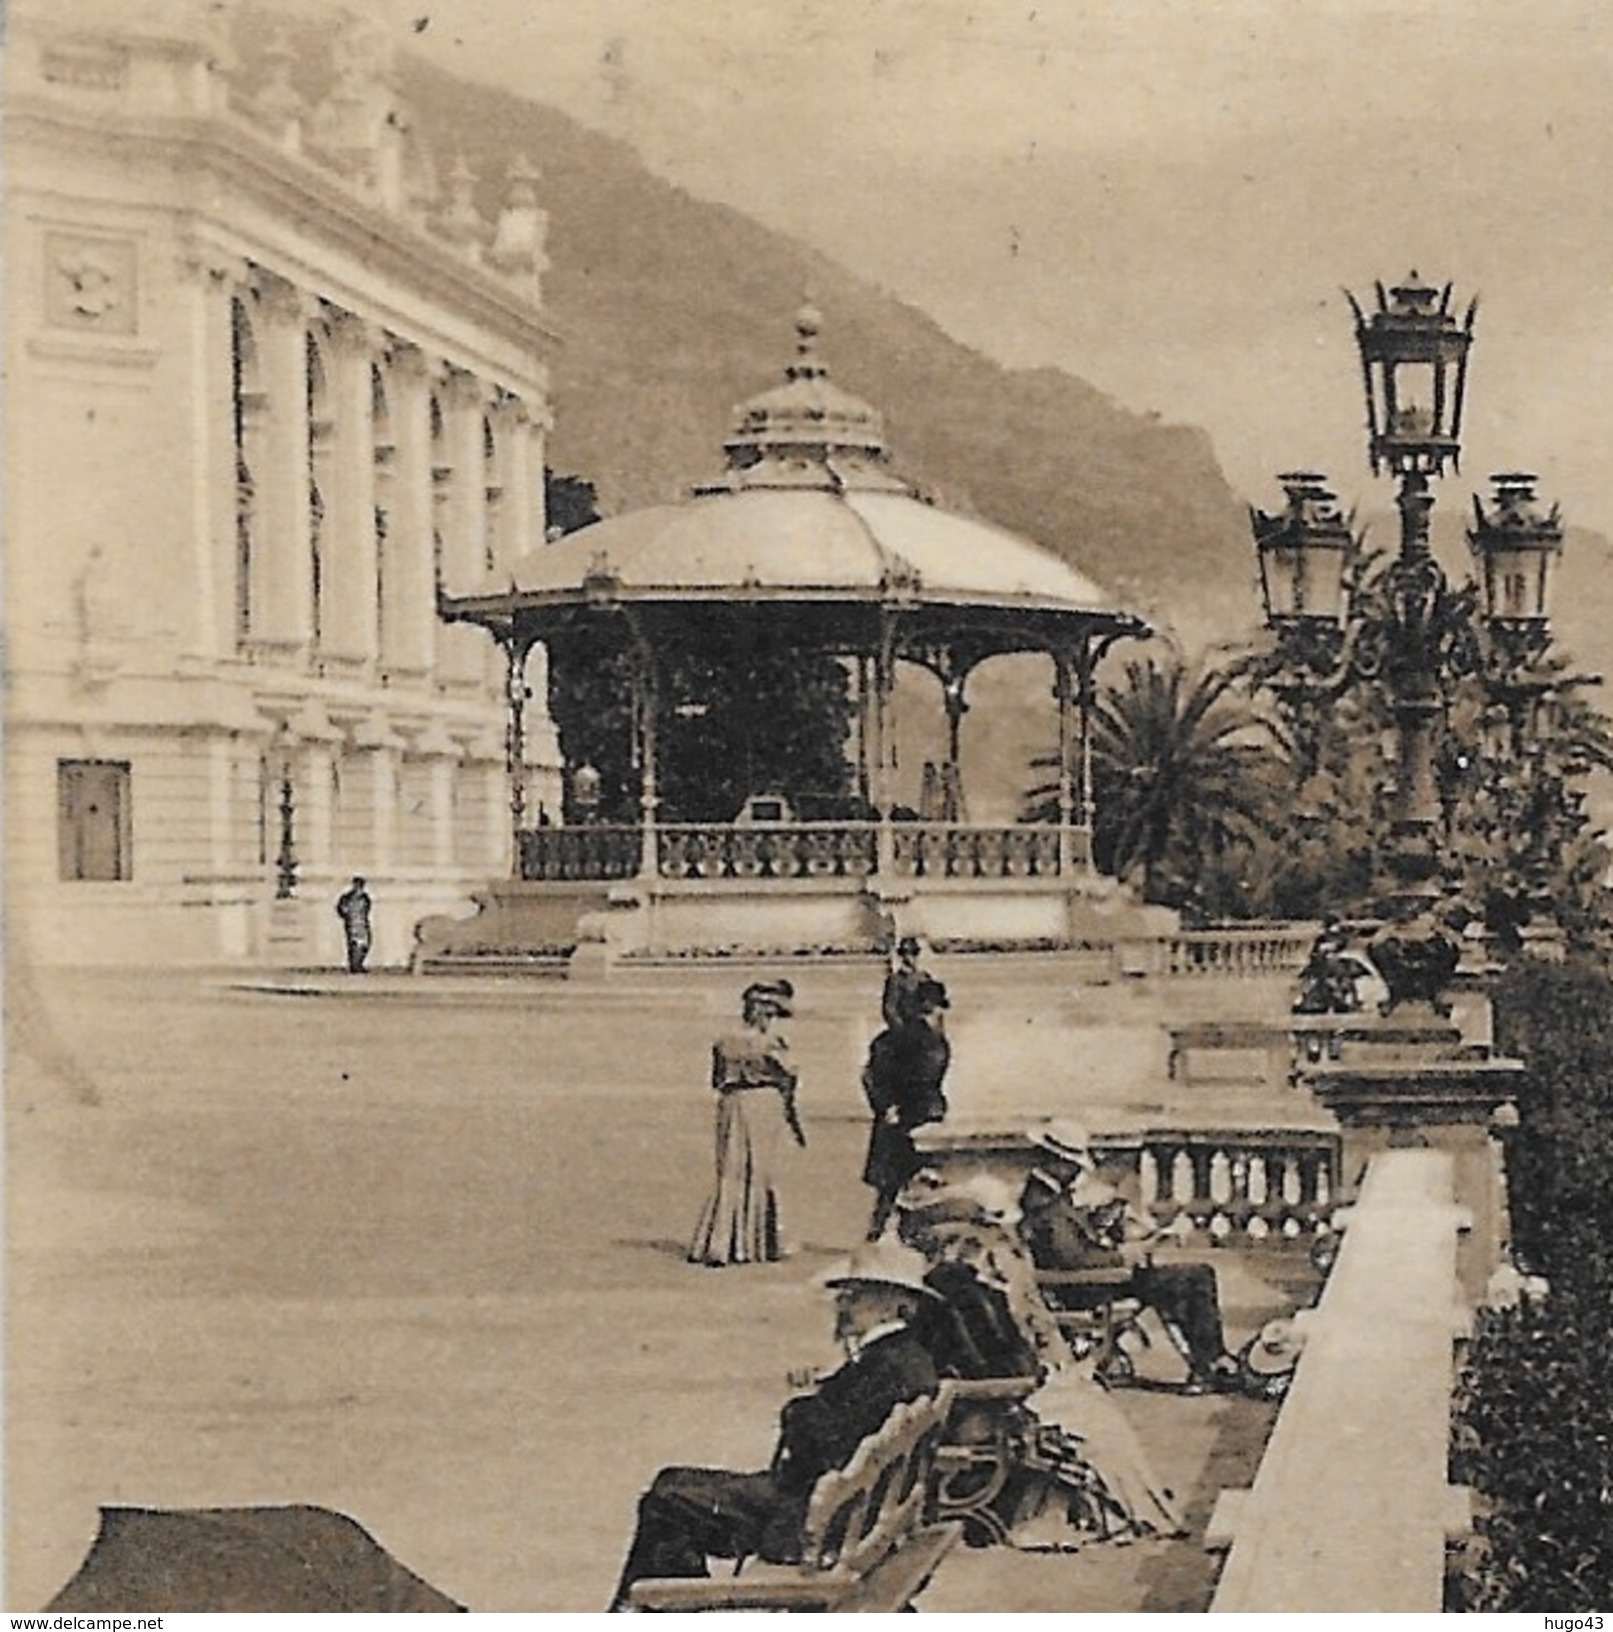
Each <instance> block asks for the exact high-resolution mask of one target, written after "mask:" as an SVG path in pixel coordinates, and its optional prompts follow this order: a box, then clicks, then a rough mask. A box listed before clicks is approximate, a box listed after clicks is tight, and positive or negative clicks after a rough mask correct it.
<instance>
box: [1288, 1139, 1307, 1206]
mask: <svg viewBox="0 0 1613 1632" xmlns="http://www.w3.org/2000/svg"><path fill="white" fill-rule="evenodd" d="M1282 1197H1283V1201H1284V1202H1285V1203H1286V1204H1287V1205H1288V1206H1290V1207H1297V1206H1298V1205H1299V1204H1300V1202H1302V1201H1303V1200H1304V1199H1305V1181H1304V1174H1303V1173H1302V1171H1301V1169H1300V1165H1299V1157H1298V1156H1297V1155H1294V1154H1293V1153H1292V1152H1286V1151H1285V1152H1284V1153H1283V1157H1282Z"/></svg>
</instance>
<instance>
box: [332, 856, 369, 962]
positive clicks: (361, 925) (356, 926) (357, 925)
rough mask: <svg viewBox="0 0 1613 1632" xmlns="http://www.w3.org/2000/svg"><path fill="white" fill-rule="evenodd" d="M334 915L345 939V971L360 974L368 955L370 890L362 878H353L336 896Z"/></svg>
mask: <svg viewBox="0 0 1613 1632" xmlns="http://www.w3.org/2000/svg"><path fill="white" fill-rule="evenodd" d="M336 916H337V917H338V918H340V919H341V921H342V934H343V936H344V937H345V939H346V941H347V972H348V973H349V974H350V975H362V974H363V973H364V960H365V959H366V958H368V957H369V955H370V892H369V891H368V890H366V889H365V888H364V880H363V879H362V878H355V879H354V880H353V882H352V883H351V884H350V885H348V887H347V888H346V889H345V890H343V891H342V893H341V894H340V895H339V896H338V897H337V898H336Z"/></svg>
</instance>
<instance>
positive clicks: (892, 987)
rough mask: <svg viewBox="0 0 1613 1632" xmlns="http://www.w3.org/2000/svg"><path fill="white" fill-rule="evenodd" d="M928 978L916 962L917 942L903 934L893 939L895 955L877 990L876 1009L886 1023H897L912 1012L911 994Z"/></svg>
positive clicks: (889, 1024) (925, 971) (917, 954)
mask: <svg viewBox="0 0 1613 1632" xmlns="http://www.w3.org/2000/svg"><path fill="white" fill-rule="evenodd" d="M929 978H930V975H929V972H928V971H927V970H925V969H923V968H921V967H920V966H919V943H918V942H917V941H916V940H915V939H914V938H913V937H912V936H911V935H904V936H903V937H902V938H901V940H899V941H898V942H897V943H896V957H895V959H894V961H893V962H892V964H891V967H890V973H889V974H887V975H886V976H885V989H884V990H883V991H882V992H881V993H880V994H879V1012H880V1014H881V1015H882V1016H883V1017H884V1020H885V1024H886V1025H887V1026H899V1025H901V1023H902V1022H903V1021H904V1020H906V1019H908V1018H909V1017H910V1016H911V1014H912V1012H913V998H914V996H915V995H916V994H917V992H918V989H919V987H920V986H922V985H923V984H924V982H925V981H927V980H928V979H929Z"/></svg>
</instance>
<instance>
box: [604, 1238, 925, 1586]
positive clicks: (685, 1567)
mask: <svg viewBox="0 0 1613 1632" xmlns="http://www.w3.org/2000/svg"><path fill="white" fill-rule="evenodd" d="M924 1270H925V1263H924V1260H923V1258H922V1257H921V1256H920V1255H919V1254H918V1253H916V1252H914V1251H913V1250H912V1249H911V1248H909V1247H904V1246H902V1245H900V1244H899V1243H898V1242H895V1241H882V1242H880V1244H879V1245H878V1246H877V1247H874V1248H865V1249H863V1250H862V1251H860V1252H859V1253H857V1254H856V1255H855V1256H854V1257H853V1258H852V1259H851V1261H850V1262H849V1263H848V1264H847V1265H846V1267H845V1268H844V1269H843V1270H841V1271H840V1273H838V1274H837V1275H832V1276H830V1277H829V1278H828V1279H827V1280H826V1281H825V1282H824V1285H826V1286H827V1287H828V1288H829V1289H830V1290H831V1291H832V1292H833V1294H834V1333H835V1340H836V1341H837V1342H838V1343H840V1345H841V1346H842V1348H843V1349H844V1351H845V1355H846V1361H845V1364H844V1365H842V1366H841V1367H839V1369H838V1370H835V1371H832V1372H830V1373H829V1374H828V1375H827V1376H825V1377H821V1378H819V1379H817V1381H816V1382H814V1383H813V1384H812V1385H811V1389H810V1391H809V1392H807V1393H803V1394H798V1395H797V1396H796V1397H795V1398H794V1399H792V1400H790V1401H788V1402H787V1403H786V1404H785V1407H784V1410H783V1412H782V1414H781V1415H780V1417H779V1433H778V1443H777V1448H776V1449H775V1450H774V1452H773V1461H772V1465H771V1466H770V1467H768V1468H765V1469H763V1470H761V1471H760V1472H757V1473H735V1472H731V1471H730V1470H729V1469H727V1468H663V1469H662V1470H661V1471H660V1472H659V1473H658V1474H657V1475H656V1476H655V1480H654V1482H653V1483H652V1484H651V1486H650V1488H649V1489H648V1490H647V1491H646V1492H645V1493H644V1495H643V1496H642V1497H641V1498H640V1499H639V1504H638V1526H637V1528H636V1529H635V1531H634V1532H633V1541H632V1545H631V1546H630V1547H629V1548H628V1551H627V1561H626V1563H625V1564H624V1565H623V1566H622V1575H621V1579H620V1581H619V1582H618V1583H617V1586H616V1592H615V1595H614V1596H613V1597H612V1599H611V1603H610V1607H611V1609H613V1610H625V1609H627V1608H629V1607H630V1602H631V1595H632V1588H633V1583H634V1582H635V1581H641V1580H644V1579H645V1578H646V1577H654V1576H685V1577H688V1576H695V1577H699V1576H704V1575H706V1574H708V1573H709V1567H708V1565H707V1562H706V1561H707V1559H708V1558H739V1559H743V1558H752V1557H758V1558H761V1559H762V1560H764V1561H765V1562H766V1563H769V1564H793V1563H798V1562H799V1561H800V1557H801V1526H802V1523H803V1521H804V1520H805V1518H806V1510H807V1502H808V1500H809V1499H810V1497H811V1495H812V1487H813V1486H814V1485H815V1484H816V1483H817V1482H818V1480H819V1479H820V1478H821V1477H822V1476H823V1475H824V1474H825V1473H827V1472H828V1471H829V1470H830V1469H831V1468H840V1467H844V1466H845V1464H846V1463H847V1462H849V1461H850V1460H851V1456H852V1453H853V1452H854V1451H855V1450H856V1449H857V1447H858V1445H859V1444H861V1442H862V1441H863V1440H864V1439H866V1438H867V1437H868V1435H870V1434H872V1433H874V1432H875V1431H876V1430H878V1429H879V1428H880V1427H881V1426H882V1425H883V1423H884V1421H885V1419H886V1417H888V1416H889V1415H890V1413H891V1410H892V1409H893V1407H895V1406H897V1405H900V1404H902V1403H903V1402H905V1401H908V1400H916V1399H919V1398H921V1397H923V1396H925V1395H929V1394H934V1393H935V1391H936V1389H937V1388H938V1387H939V1386H940V1381H939V1379H938V1377H937V1376H936V1371H935V1364H934V1362H933V1361H932V1360H931V1359H930V1356H929V1353H928V1351H927V1350H926V1349H925V1348H924V1346H923V1344H921V1343H920V1342H919V1341H918V1339H917V1338H916V1337H914V1336H913V1334H912V1333H911V1332H910V1331H909V1330H908V1322H909V1321H910V1320H912V1319H913V1317H914V1315H915V1314H916V1313H917V1312H918V1308H919V1305H920V1304H921V1303H924V1302H926V1301H928V1300H929V1299H930V1298H932V1297H933V1296H934V1294H933V1293H932V1292H931V1291H930V1289H929V1288H928V1287H927V1286H926V1285H925V1284H924Z"/></svg>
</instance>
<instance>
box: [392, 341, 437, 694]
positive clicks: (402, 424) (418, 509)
mask: <svg viewBox="0 0 1613 1632" xmlns="http://www.w3.org/2000/svg"><path fill="white" fill-rule="evenodd" d="M431 375H432V368H431V364H430V362H429V360H428V359H427V358H426V356H425V354H424V353H423V352H422V351H421V350H420V348H419V347H418V346H412V345H408V344H406V343H405V342H403V341H397V342H394V343H393V345H392V346H391V348H390V350H389V351H388V353H387V364H386V385H387V401H388V406H389V408H390V410H391V413H390V418H391V421H392V426H391V429H392V448H393V451H392V464H391V470H390V472H389V474H388V476H387V479H386V483H385V489H386V492H385V497H386V503H385V506H384V508H383V511H382V515H381V520H380V526H379V528H378V531H379V534H380V538H379V547H380V554H381V571H380V580H381V605H380V648H381V652H380V655H381V667H382V669H383V671H384V672H385V673H386V674H387V675H389V676H397V677H398V678H400V679H420V678H424V677H425V676H426V675H428V674H429V673H430V672H431V668H432V663H433V660H434V658H435V655H436V639H437V586H436V545H435V541H434V538H433V528H434V525H435V521H434V516H433V498H432V447H431Z"/></svg>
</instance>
